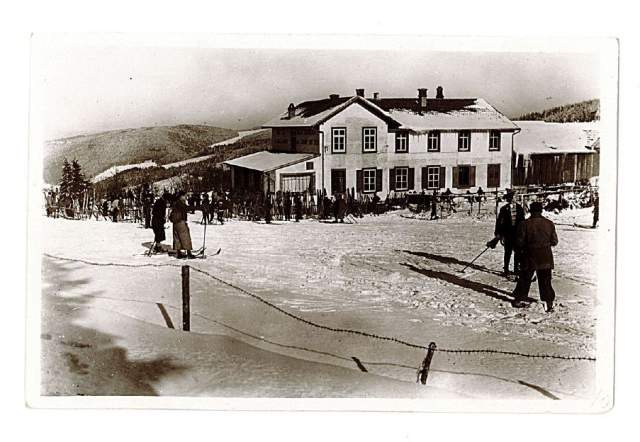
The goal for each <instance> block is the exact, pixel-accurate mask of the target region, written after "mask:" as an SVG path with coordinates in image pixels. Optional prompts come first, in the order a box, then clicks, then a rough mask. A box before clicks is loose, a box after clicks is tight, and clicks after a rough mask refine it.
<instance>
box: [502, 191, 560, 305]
mask: <svg viewBox="0 0 640 442" xmlns="http://www.w3.org/2000/svg"><path fill="white" fill-rule="evenodd" d="M530 210H531V216H530V217H529V219H527V220H526V221H523V222H522V223H520V225H519V226H518V232H517V236H516V247H517V248H518V249H519V250H521V252H522V262H521V263H520V265H521V268H520V276H519V278H518V283H517V284H516V288H515V290H514V291H513V297H514V298H515V300H514V301H513V306H514V307H516V308H521V307H526V306H527V303H526V302H525V300H526V299H527V296H528V295H529V288H530V287H531V279H532V277H533V273H534V272H535V273H536V276H537V277H538V288H539V291H540V300H541V301H542V302H544V303H545V312H547V313H550V312H552V311H553V301H554V299H555V297H556V294H555V292H554V290H553V287H552V286H551V270H552V269H553V252H552V251H551V247H554V246H556V245H557V244H558V236H557V235H556V228H555V226H554V224H553V222H552V221H550V220H548V219H547V218H545V217H543V216H542V204H541V203H540V202H537V201H534V202H533V203H531V207H530Z"/></svg>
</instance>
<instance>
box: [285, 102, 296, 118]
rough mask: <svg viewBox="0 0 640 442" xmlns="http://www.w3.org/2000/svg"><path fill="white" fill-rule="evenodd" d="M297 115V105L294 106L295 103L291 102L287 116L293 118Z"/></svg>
mask: <svg viewBox="0 0 640 442" xmlns="http://www.w3.org/2000/svg"><path fill="white" fill-rule="evenodd" d="M295 115H296V107H295V106H294V104H293V103H291V104H290V105H289V107H288V108H287V116H288V117H289V118H290V119H291V118H293V117H294V116H295Z"/></svg>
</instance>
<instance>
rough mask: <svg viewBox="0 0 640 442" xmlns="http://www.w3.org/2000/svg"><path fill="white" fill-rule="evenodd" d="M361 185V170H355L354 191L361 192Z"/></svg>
mask: <svg viewBox="0 0 640 442" xmlns="http://www.w3.org/2000/svg"><path fill="white" fill-rule="evenodd" d="M363 187H364V185H363V180H362V170H356V191H357V192H358V193H362V188H363Z"/></svg>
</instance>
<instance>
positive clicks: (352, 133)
mask: <svg viewBox="0 0 640 442" xmlns="http://www.w3.org/2000/svg"><path fill="white" fill-rule="evenodd" d="M364 95H365V94H364V90H363V89H357V90H356V95H355V96H353V97H340V96H338V95H331V96H329V97H328V98H326V99H321V100H314V101H307V102H304V103H300V104H298V105H294V104H293V103H292V104H290V105H289V108H288V109H287V111H286V112H284V113H283V114H282V115H280V116H278V117H276V118H274V119H273V120H271V121H269V122H267V123H265V124H264V125H263V127H265V128H270V129H271V130H272V146H271V150H270V151H265V152H258V153H255V154H252V155H247V156H244V157H241V158H236V159H234V160H230V161H227V162H226V164H228V165H229V166H232V171H233V172H232V180H233V186H234V187H245V188H253V189H261V190H264V191H277V190H282V191H287V190H288V191H303V190H312V191H316V190H321V189H326V191H327V193H329V194H333V193H335V192H344V191H345V190H347V189H351V188H354V189H355V190H356V192H357V193H360V194H369V193H374V192H380V193H382V194H387V193H389V192H393V191H395V192H404V191H410V190H415V191H420V190H422V189H426V190H432V189H440V190H444V189H446V188H450V189H452V190H454V191H455V190H460V189H465V190H466V189H470V190H471V191H475V190H476V189H477V188H478V187H482V188H484V189H485V190H486V189H496V188H501V189H503V188H505V187H509V186H510V185H511V159H512V149H513V136H514V134H515V133H517V131H518V130H519V129H518V127H517V126H516V125H515V124H514V123H512V122H511V121H510V120H509V119H508V118H507V117H505V116H504V115H503V114H501V113H500V112H499V111H497V110H496V109H495V108H494V107H492V106H491V105H490V104H489V103H487V102H486V101H485V100H483V99H481V98H453V99H451V98H444V94H443V92H442V88H440V87H439V88H438V89H437V94H436V97H435V98H428V97H427V89H418V95H417V96H416V97H415V98H381V97H380V96H379V94H377V93H376V94H374V95H373V97H370V98H365V96H364Z"/></svg>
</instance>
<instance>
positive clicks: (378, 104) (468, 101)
mask: <svg viewBox="0 0 640 442" xmlns="http://www.w3.org/2000/svg"><path fill="white" fill-rule="evenodd" d="M353 103H358V104H361V105H362V106H364V107H365V108H367V109H369V110H370V111H371V112H372V113H374V114H376V115H377V116H379V117H380V118H382V119H384V120H386V121H387V122H389V124H390V125H391V126H392V127H394V128H403V129H410V130H414V131H417V132H420V131H428V130H516V129H517V126H516V125H515V124H513V123H512V122H511V121H510V120H509V119H508V118H507V117H506V116H504V115H503V114H501V113H500V112H499V111H497V110H496V109H495V108H494V107H493V106H491V105H490V104H489V103H487V102H486V101H485V100H484V99H482V98H432V99H428V100H427V107H426V110H421V109H420V106H419V103H418V99H417V98H382V99H368V98H364V97H359V96H355V97H336V98H333V99H331V98H328V99H323V100H315V101H306V102H304V103H300V104H299V105H297V106H295V108H294V111H293V116H292V117H289V116H288V112H284V113H283V114H281V115H280V116H278V117H276V118H274V119H273V120H271V121H269V122H267V123H265V124H264V125H263V127H270V128H274V127H313V126H317V125H319V124H322V123H323V122H324V121H326V120H328V119H329V118H331V117H332V116H334V115H335V114H337V113H339V112H341V111H342V110H344V109H345V108H347V107H348V106H350V105H351V104H353Z"/></svg>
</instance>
